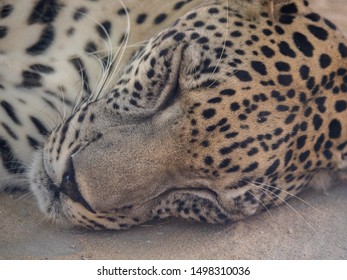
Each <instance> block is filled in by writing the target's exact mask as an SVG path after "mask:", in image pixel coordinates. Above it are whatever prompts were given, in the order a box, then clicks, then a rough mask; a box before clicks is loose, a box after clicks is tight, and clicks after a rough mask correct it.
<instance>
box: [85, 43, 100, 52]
mask: <svg viewBox="0 0 347 280" xmlns="http://www.w3.org/2000/svg"><path fill="white" fill-rule="evenodd" d="M84 50H85V51H86V52H87V53H89V54H92V53H95V52H96V51H97V47H96V44H95V43H94V42H92V41H89V42H88V43H87V45H86V46H85V48H84Z"/></svg>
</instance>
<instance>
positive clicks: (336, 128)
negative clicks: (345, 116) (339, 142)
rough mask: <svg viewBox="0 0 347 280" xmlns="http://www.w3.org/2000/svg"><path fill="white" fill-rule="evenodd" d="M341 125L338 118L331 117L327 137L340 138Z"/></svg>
mask: <svg viewBox="0 0 347 280" xmlns="http://www.w3.org/2000/svg"><path fill="white" fill-rule="evenodd" d="M341 130H342V126H341V123H340V121H339V120H337V119H333V120H332V121H331V122H330V123H329V137H330V138H332V139H335V138H340V136H341Z"/></svg>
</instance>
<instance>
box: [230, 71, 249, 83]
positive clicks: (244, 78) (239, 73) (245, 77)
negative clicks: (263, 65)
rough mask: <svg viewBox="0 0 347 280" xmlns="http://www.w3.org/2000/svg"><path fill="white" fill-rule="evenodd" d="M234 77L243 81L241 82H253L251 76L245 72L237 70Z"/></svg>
mask: <svg viewBox="0 0 347 280" xmlns="http://www.w3.org/2000/svg"><path fill="white" fill-rule="evenodd" d="M234 75H235V76H236V77H237V78H238V79H239V80H240V81H241V82H249V81H252V77H251V75H250V74H249V73H248V72H247V71H244V70H237V71H236V72H235V73H234Z"/></svg>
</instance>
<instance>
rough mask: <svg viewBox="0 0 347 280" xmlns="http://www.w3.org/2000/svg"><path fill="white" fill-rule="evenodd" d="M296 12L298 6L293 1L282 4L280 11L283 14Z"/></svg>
mask: <svg viewBox="0 0 347 280" xmlns="http://www.w3.org/2000/svg"><path fill="white" fill-rule="evenodd" d="M297 12H298V7H297V6H296V4H295V3H291V4H288V5H284V6H282V8H281V13H283V14H296V13H297Z"/></svg>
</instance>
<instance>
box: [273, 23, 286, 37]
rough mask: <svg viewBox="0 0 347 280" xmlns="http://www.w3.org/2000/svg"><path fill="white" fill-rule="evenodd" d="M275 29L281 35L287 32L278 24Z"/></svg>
mask: <svg viewBox="0 0 347 280" xmlns="http://www.w3.org/2000/svg"><path fill="white" fill-rule="evenodd" d="M275 31H276V32H277V33H278V34H279V35H283V34H284V33H285V31H284V30H283V28H282V27H281V26H278V25H276V26H275Z"/></svg>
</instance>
